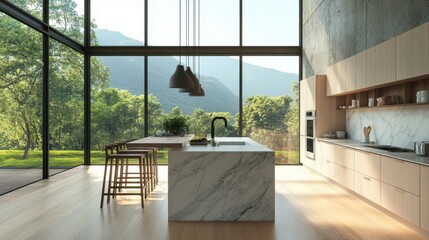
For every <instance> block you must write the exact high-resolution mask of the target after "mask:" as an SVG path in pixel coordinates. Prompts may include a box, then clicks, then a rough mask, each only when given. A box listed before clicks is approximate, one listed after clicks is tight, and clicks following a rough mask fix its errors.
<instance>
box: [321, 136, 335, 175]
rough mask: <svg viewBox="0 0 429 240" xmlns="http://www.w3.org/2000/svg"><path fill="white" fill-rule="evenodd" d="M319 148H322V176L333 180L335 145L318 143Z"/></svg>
mask: <svg viewBox="0 0 429 240" xmlns="http://www.w3.org/2000/svg"><path fill="white" fill-rule="evenodd" d="M319 146H320V148H322V154H321V155H322V159H321V165H322V174H323V175H325V176H326V177H329V178H331V179H335V163H334V161H335V145H334V144H330V143H326V142H320V144H319Z"/></svg>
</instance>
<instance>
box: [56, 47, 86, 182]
mask: <svg viewBox="0 0 429 240" xmlns="http://www.w3.org/2000/svg"><path fill="white" fill-rule="evenodd" d="M83 78H84V76H83V55H82V54H80V53H78V52H76V51H74V50H73V49H71V48H69V47H67V46H65V45H63V44H61V43H59V42H57V41H55V40H51V41H50V46H49V167H50V171H49V174H51V175H52V174H55V173H57V172H58V171H61V170H63V169H68V168H70V167H74V166H77V165H81V164H83V148H84V145H83V144H84V139H83V138H84V127H83V118H84V115H83V86H84V82H83Z"/></svg>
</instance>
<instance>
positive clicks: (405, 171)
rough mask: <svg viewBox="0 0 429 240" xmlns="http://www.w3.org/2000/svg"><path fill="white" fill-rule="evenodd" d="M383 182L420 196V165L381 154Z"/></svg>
mask: <svg viewBox="0 0 429 240" xmlns="http://www.w3.org/2000/svg"><path fill="white" fill-rule="evenodd" d="M380 180H381V181H382V182H384V183H387V184H389V185H392V186H394V187H397V188H400V189H402V190H405V191H407V192H409V193H412V194H414V195H416V196H420V169H419V165H417V164H414V163H410V162H407V161H402V160H398V159H394V158H389V157H384V156H381V179H380Z"/></svg>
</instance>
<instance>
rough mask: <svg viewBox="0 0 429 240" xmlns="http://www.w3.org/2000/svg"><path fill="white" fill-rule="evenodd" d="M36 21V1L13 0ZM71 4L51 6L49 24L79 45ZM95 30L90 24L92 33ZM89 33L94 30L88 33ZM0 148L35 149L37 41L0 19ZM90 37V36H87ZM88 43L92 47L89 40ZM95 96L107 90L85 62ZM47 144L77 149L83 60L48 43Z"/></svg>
mask: <svg viewBox="0 0 429 240" xmlns="http://www.w3.org/2000/svg"><path fill="white" fill-rule="evenodd" d="M12 2H13V3H14V4H16V5H17V6H19V7H21V8H23V9H25V10H27V11H29V12H30V13H32V14H33V15H35V16H36V17H39V18H40V16H41V12H42V11H41V9H42V7H41V1H38V0H25V1H24V0H13V1H12ZM75 7H76V4H75V3H74V1H72V0H64V1H51V2H50V20H51V24H53V25H54V26H55V27H56V28H57V29H58V30H59V31H61V32H63V33H64V34H66V35H67V36H69V37H71V38H73V39H76V40H82V39H83V34H82V26H83V17H82V16H79V15H78V14H77V13H76V11H75ZM94 27H95V25H94V24H93V28H94ZM91 31H92V32H94V29H91ZM0 35H1V36H2V37H1V38H0V59H1V60H0V73H1V74H0V95H1V96H0V103H1V104H0V105H1V106H0V110H1V112H0V117H1V120H0V121H1V125H2V127H3V129H0V136H2V141H1V142H0V148H3V149H5V148H7V149H11V148H12V149H23V150H24V154H23V157H24V158H26V157H27V156H28V151H29V150H30V149H36V148H41V130H42V129H41V121H42V112H41V106H42V66H43V63H42V35H41V33H38V32H37V31H35V30H32V29H30V28H28V27H26V26H25V25H23V24H21V23H19V22H18V21H16V20H14V19H12V18H11V17H9V16H7V15H4V14H2V13H0ZM92 36H95V34H93V35H92ZM92 42H93V43H94V44H95V43H96V42H97V40H96V38H95V37H93V38H92ZM91 66H92V69H91V72H92V76H93V78H92V79H91V81H92V85H93V87H94V89H95V91H98V90H99V89H103V88H105V87H106V86H107V80H108V72H107V69H106V67H104V66H103V65H102V64H101V62H100V61H99V60H97V59H93V61H91ZM49 67H50V73H49V85H50V113H51V115H50V118H51V122H50V143H51V147H53V148H55V149H81V148H82V144H83V142H82V139H83V105H82V103H83V101H82V99H83V57H82V55H80V54H78V53H76V52H74V51H73V50H71V49H70V48H68V47H66V46H64V45H62V44H59V43H57V42H55V41H54V40H52V39H51V41H50V66H49Z"/></svg>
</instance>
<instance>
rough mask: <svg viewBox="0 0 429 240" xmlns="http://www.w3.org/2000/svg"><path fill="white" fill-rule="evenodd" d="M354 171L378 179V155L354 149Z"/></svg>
mask: <svg viewBox="0 0 429 240" xmlns="http://www.w3.org/2000/svg"><path fill="white" fill-rule="evenodd" d="M355 171H357V172H359V173H361V174H363V175H366V176H368V177H371V178H374V179H377V180H380V155H377V154H372V153H368V152H363V151H358V150H356V151H355Z"/></svg>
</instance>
